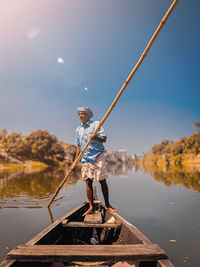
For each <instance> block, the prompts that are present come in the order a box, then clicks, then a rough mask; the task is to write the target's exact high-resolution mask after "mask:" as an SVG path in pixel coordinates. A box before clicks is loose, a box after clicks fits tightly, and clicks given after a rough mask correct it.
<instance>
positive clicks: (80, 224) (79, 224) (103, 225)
mask: <svg viewBox="0 0 200 267" xmlns="http://www.w3.org/2000/svg"><path fill="white" fill-rule="evenodd" d="M62 225H63V227H72V228H77V227H80V228H91V227H95V228H119V227H120V226H121V223H90V224H88V223H84V222H68V221H67V220H64V221H62Z"/></svg>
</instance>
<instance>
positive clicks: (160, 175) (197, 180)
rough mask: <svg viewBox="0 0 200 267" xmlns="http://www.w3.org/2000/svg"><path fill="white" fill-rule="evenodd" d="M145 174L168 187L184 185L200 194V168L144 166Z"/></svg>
mask: <svg viewBox="0 0 200 267" xmlns="http://www.w3.org/2000/svg"><path fill="white" fill-rule="evenodd" d="M143 169H144V171H145V172H147V173H150V175H151V176H152V177H153V178H154V179H155V180H156V181H159V182H163V183H164V184H165V185H166V186H167V187H171V186H173V185H183V186H184V187H186V188H188V189H194V190H196V191H198V192H200V167H195V166H192V167H187V168H186V167H183V166H180V165H179V166H173V167H168V168H166V167H165V168H160V167H158V166H143Z"/></svg>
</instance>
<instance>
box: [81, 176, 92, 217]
mask: <svg viewBox="0 0 200 267" xmlns="http://www.w3.org/2000/svg"><path fill="white" fill-rule="evenodd" d="M92 183H93V181H92V180H91V179H87V180H86V194H87V198H88V202H89V209H88V210H87V211H86V212H85V213H84V214H83V216H85V215H87V214H90V213H93V212H94V204H93V186H92Z"/></svg>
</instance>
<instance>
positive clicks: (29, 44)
mask: <svg viewBox="0 0 200 267" xmlns="http://www.w3.org/2000/svg"><path fill="white" fill-rule="evenodd" d="M171 3H172V1H166V0H0V32H1V34H0V58H1V63H0V129H3V128H6V129H7V130H8V132H13V131H16V132H22V133H23V134H25V135H26V134H28V133H29V131H34V130H37V129H45V130H48V131H49V132H50V133H53V134H55V135H56V136H57V137H58V139H60V140H62V141H65V142H67V143H73V142H74V131H75V128H76V127H77V125H78V124H79V120H78V117H77V113H76V108H77V107H78V106H90V107H91V108H92V109H93V111H94V113H95V117H94V118H95V119H98V120H100V119H101V118H102V117H103V115H104V114H105V112H106V111H107V109H108V108H109V106H110V104H111V103H112V101H113V99H114V98H115V96H116V94H117V93H118V91H119V89H120V88H121V86H122V85H123V83H124V81H125V79H126V78H127V77H128V75H129V73H130V72H131V70H132V68H133V67H134V66H135V64H136V63H137V61H138V59H139V57H140V56H141V54H142V52H143V50H144V49H145V47H146V45H147V43H148V42H149V40H150V38H151V36H152V35H153V33H154V31H155V29H156V28H157V26H158V24H159V23H160V21H161V19H162V17H163V16H164V14H165V13H166V11H167V9H168V8H169V6H170V5H171ZM199 9H200V2H199V1H198V0H193V1H188V0H182V1H179V3H178V4H177V6H176V8H175V10H174V12H173V13H172V14H171V16H170V17H169V19H168V21H167V23H166V25H165V26H164V28H163V29H162V31H161V32H160V34H159V36H158V38H157V40H156V41H155V43H154V45H153V47H152V48H151V50H150V52H149V54H148V56H147V57H146V58H145V60H144V62H143V63H142V65H141V67H140V68H139V70H138V71H137V72H136V74H135V76H134V77H133V79H132V81H131V83H130V84H129V86H128V87H127V89H126V91H125V92H124V94H123V95H122V97H121V99H120V101H119V102H118V104H117V106H116V107H115V109H114V110H113V112H112V113H111V115H110V117H109V118H108V120H107V121H106V123H105V125H104V128H105V130H106V132H107V134H108V142H107V149H108V150H116V149H127V151H128V153H129V154H130V153H133V152H136V153H142V152H146V151H147V150H149V149H150V147H151V146H152V145H154V144H155V143H160V142H161V141H162V140H163V139H170V140H177V139H179V138H181V137H183V136H185V137H188V136H190V135H192V134H193V130H192V128H191V126H192V124H194V123H195V122H196V121H199V120H200V104H199V102H200V90H199V84H200V61H199V55H200V53H199V44H200V34H199V33H200V30H199V29H200V19H199ZM59 57H60V58H62V59H63V61H64V64H62V63H58V62H57V59H58V58H59ZM85 87H86V88H87V90H85V89H84V88H85Z"/></svg>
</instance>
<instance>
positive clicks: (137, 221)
mask: <svg viewBox="0 0 200 267" xmlns="http://www.w3.org/2000/svg"><path fill="white" fill-rule="evenodd" d="M109 174H110V177H109V179H108V180H107V181H108V185H109V189H110V200H111V203H112V205H113V206H114V207H116V208H117V212H118V213H119V214H120V215H121V216H123V217H124V218H125V219H127V220H128V221H129V222H131V223H132V224H134V225H135V226H136V227H138V228H139V230H141V231H142V232H143V233H144V234H145V235H146V236H147V237H148V238H149V239H151V241H152V242H153V243H157V244H159V245H160V246H161V247H162V248H163V249H164V250H165V251H166V252H167V253H168V255H169V257H170V259H171V260H172V262H173V263H174V264H175V266H177V267H184V266H194V267H198V266H200V260H199V255H200V172H198V170H195V169H193V170H182V169H176V170H162V171H161V170H155V169H151V170H148V172H147V171H144V170H141V169H140V168H139V167H135V166H132V167H129V168H128V167H127V166H122V168H118V169H117V170H116V168H115V167H113V168H111V167H110V168H109ZM63 177H64V171H58V170H55V169H52V170H48V171H41V172H30V171H18V172H0V207H1V208H0V261H2V260H3V258H4V256H5V255H6V253H7V252H8V251H9V250H11V249H12V248H13V247H15V246H16V245H18V244H23V243H25V242H27V241H28V240H29V239H31V238H32V237H33V236H34V235H35V234H37V233H38V232H40V231H41V230H42V229H43V228H44V227H46V226H47V225H49V224H50V223H51V222H52V220H53V219H54V220H56V219H57V218H59V217H61V216H63V215H64V214H65V213H66V212H68V211H70V210H71V209H72V208H75V207H76V206H77V205H79V204H81V203H82V202H84V201H86V200H87V199H86V194H85V184H84V183H83V182H82V181H81V180H80V174H79V173H75V175H74V176H73V177H71V178H70V180H69V181H68V183H66V184H65V185H64V188H63V189H62V190H61V191H60V193H59V195H58V197H57V199H56V201H55V202H54V203H53V204H52V206H51V212H52V216H50V214H49V211H48V209H47V208H45V206H46V205H47V203H48V202H49V200H50V198H51V196H52V194H53V192H54V191H55V189H56V187H57V186H58V184H59V183H60V181H61V180H62V178H63ZM96 186H97V192H98V197H99V199H101V200H102V194H101V190H100V187H99V184H98V183H96ZM52 217H53V218H52Z"/></svg>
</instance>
